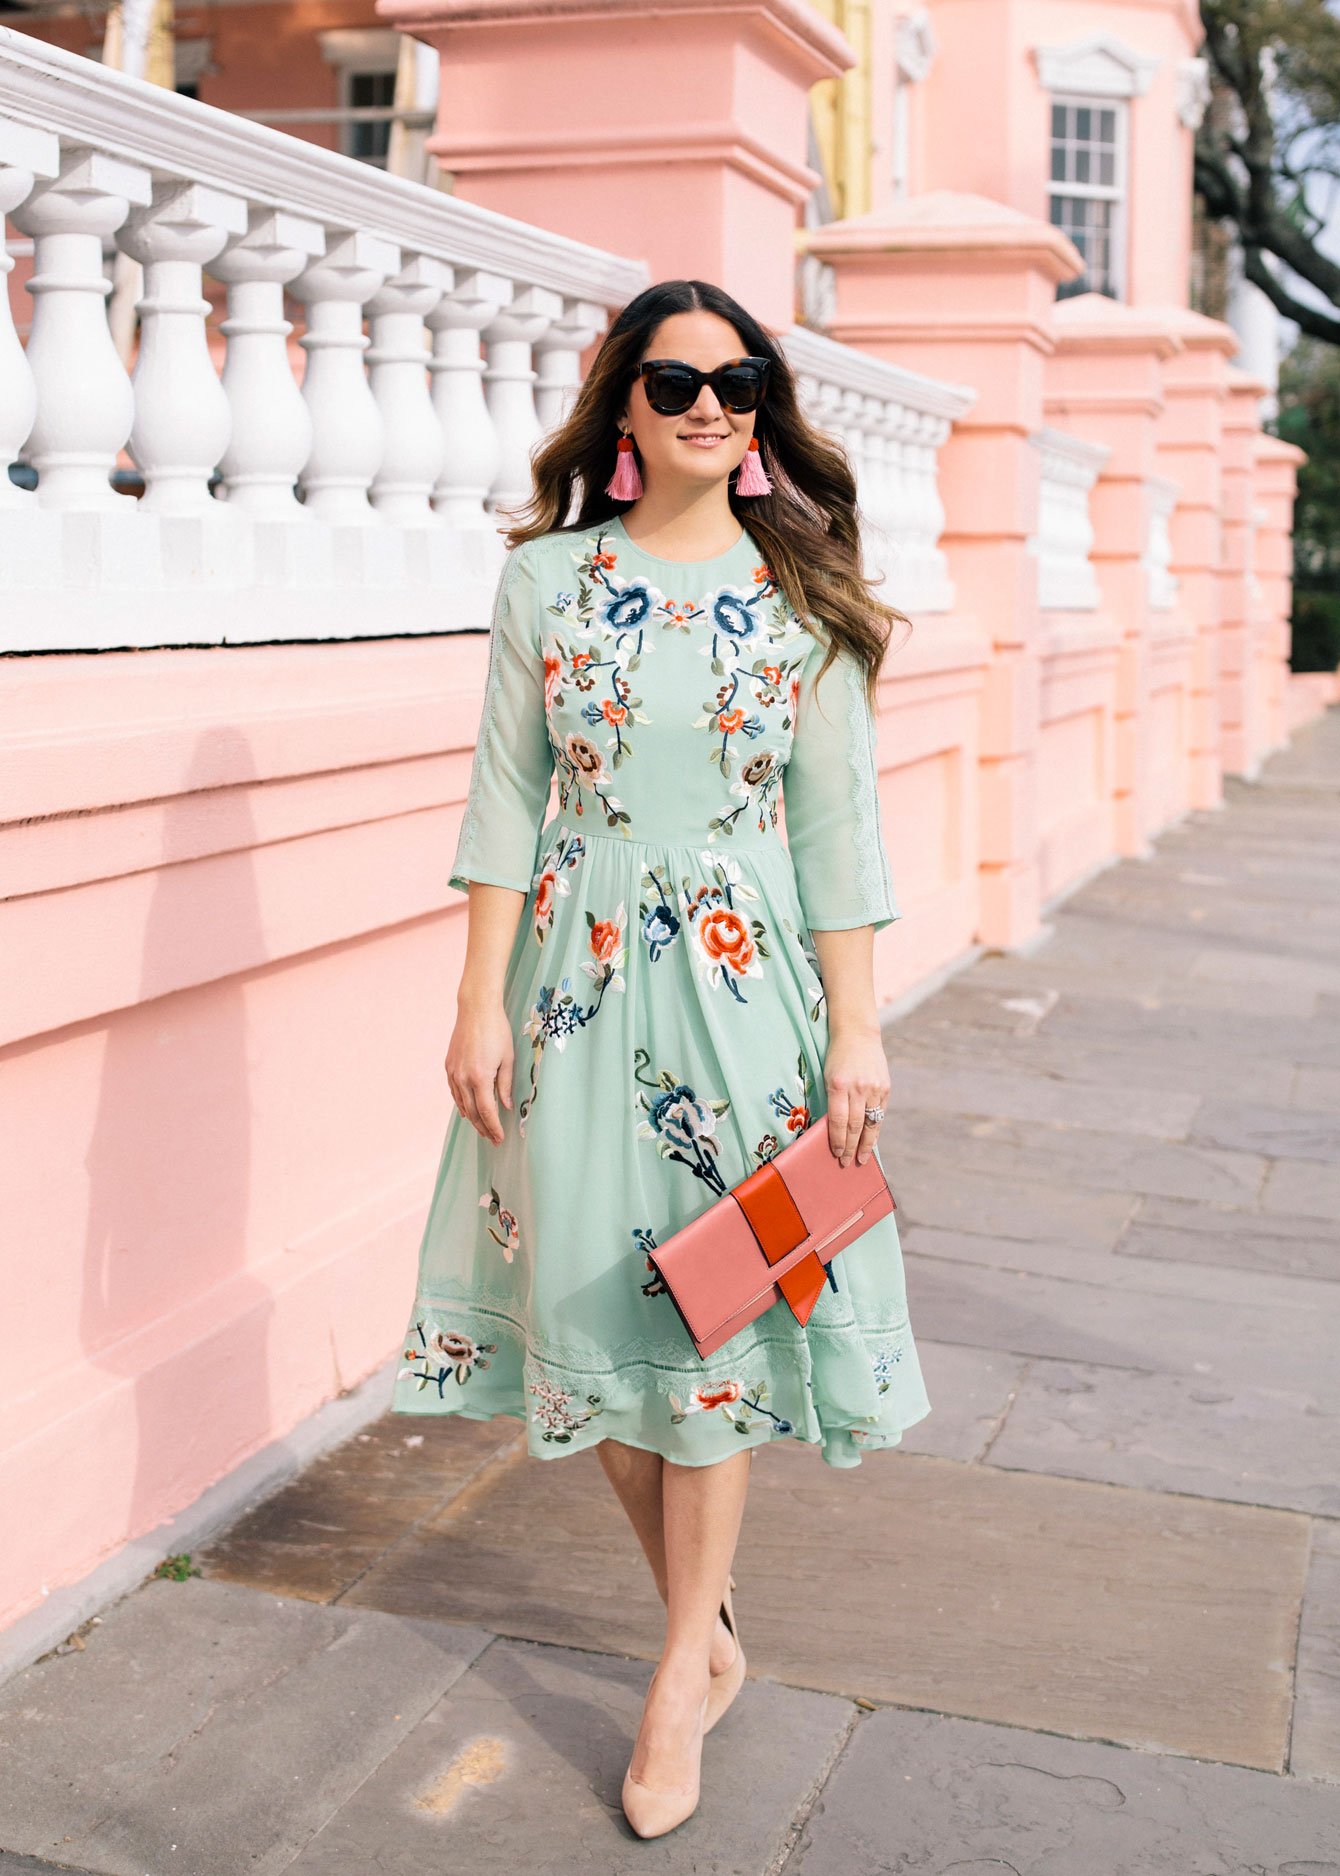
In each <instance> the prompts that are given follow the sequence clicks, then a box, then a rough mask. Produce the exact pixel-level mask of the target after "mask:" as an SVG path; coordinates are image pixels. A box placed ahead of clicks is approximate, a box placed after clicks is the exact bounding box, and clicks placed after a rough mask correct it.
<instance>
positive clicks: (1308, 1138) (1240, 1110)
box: [1192, 1101, 1340, 1166]
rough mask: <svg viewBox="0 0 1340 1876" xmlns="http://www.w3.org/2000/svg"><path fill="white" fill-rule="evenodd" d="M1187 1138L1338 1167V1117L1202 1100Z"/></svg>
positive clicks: (1249, 1103) (1337, 1115)
mask: <svg viewBox="0 0 1340 1876" xmlns="http://www.w3.org/2000/svg"><path fill="white" fill-rule="evenodd" d="M1192 1138H1193V1139H1195V1140H1198V1141H1201V1140H1203V1141H1206V1142H1207V1143H1208V1144H1209V1145H1211V1146H1226V1147H1235V1148H1238V1149H1240V1150H1241V1151H1242V1152H1245V1153H1263V1154H1265V1155H1266V1157H1267V1158H1269V1159H1292V1160H1322V1161H1324V1162H1326V1163H1327V1164H1328V1165H1332V1166H1335V1165H1340V1113H1337V1112H1334V1111H1332V1112H1329V1113H1322V1112H1315V1113H1309V1112H1308V1111H1307V1110H1306V1109H1305V1108H1286V1107H1268V1106H1265V1105H1263V1104H1261V1103H1260V1102H1252V1101H1207V1102H1205V1103H1204V1104H1203V1105H1202V1106H1201V1108H1200V1110H1199V1112H1198V1113H1197V1115H1196V1121H1195V1126H1194V1128H1193V1129H1192Z"/></svg>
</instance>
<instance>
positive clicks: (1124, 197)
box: [1047, 91, 1131, 300]
mask: <svg viewBox="0 0 1340 1876" xmlns="http://www.w3.org/2000/svg"><path fill="white" fill-rule="evenodd" d="M1054 104H1068V105H1079V106H1080V107H1081V109H1083V108H1086V107H1087V109H1089V110H1091V111H1114V112H1115V113H1116V120H1117V124H1116V128H1117V140H1116V146H1115V152H1114V155H1115V161H1114V163H1113V169H1114V171H1115V173H1116V178H1117V180H1116V182H1115V183H1113V184H1112V185H1111V186H1110V187H1109V186H1108V185H1106V184H1104V183H1100V182H1062V183H1057V182H1053V181H1052V178H1051V154H1052V142H1053V138H1052V131H1051V121H1052V119H1051V113H1052V106H1053V105H1054ZM1130 126H1131V118H1130V107H1129V105H1128V104H1127V102H1126V100H1125V99H1124V98H1118V97H1112V96H1104V94H1103V93H1102V92H1097V91H1090V92H1084V91H1053V92H1051V93H1050V94H1049V95H1048V98H1047V172H1048V173H1047V215H1048V219H1050V217H1051V199H1052V197H1053V196H1054V195H1059V196H1068V197H1070V198H1072V199H1074V198H1076V197H1078V198H1081V199H1084V200H1087V201H1090V202H1111V203H1112V204H1113V205H1114V208H1113V215H1112V276H1113V285H1114V286H1115V287H1116V290H1117V291H1116V297H1117V299H1118V300H1125V298H1126V295H1127V276H1128V272H1129V270H1128V268H1127V264H1126V261H1127V253H1126V250H1127V230H1128V227H1129V222H1130V160H1129V153H1130Z"/></svg>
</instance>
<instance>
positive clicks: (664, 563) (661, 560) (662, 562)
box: [612, 515, 752, 568]
mask: <svg viewBox="0 0 1340 1876" xmlns="http://www.w3.org/2000/svg"><path fill="white" fill-rule="evenodd" d="M612 525H613V527H614V528H616V529H617V531H618V533H619V537H620V539H621V540H622V541H623V544H624V546H625V547H626V548H628V549H629V550H630V552H632V553H634V554H641V556H642V558H643V559H644V560H650V561H652V562H653V563H654V564H655V565H656V566H658V567H688V568H692V567H715V566H718V565H720V563H721V562H722V561H725V560H733V559H734V558H735V556H736V555H737V554H738V553H739V552H740V549H741V548H742V547H744V546H745V545H746V543H749V542H751V540H752V537H751V535H750V533H749V530H748V528H746V527H744V526H743V525H742V526H741V529H740V538H739V540H738V541H735V542H733V543H732V545H731V546H729V547H728V548H727V549H726V551H725V553H724V554H712V555H709V557H708V558H707V559H706V560H667V559H666V558H665V556H664V555H663V554H653V553H651V552H650V551H649V549H647V548H645V547H642V546H640V545H639V544H638V542H637V541H635V540H634V539H633V537H632V535H631V534H630V533H629V532H628V530H627V528H626V527H625V526H624V524H623V516H622V515H616V516H615V517H614V521H613V523H612Z"/></svg>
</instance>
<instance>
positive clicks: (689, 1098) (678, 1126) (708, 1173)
mask: <svg viewBox="0 0 1340 1876" xmlns="http://www.w3.org/2000/svg"><path fill="white" fill-rule="evenodd" d="M650 1061H651V1055H650V1053H649V1052H648V1051H647V1050H646V1049H643V1048H637V1049H634V1051H633V1075H634V1078H635V1079H636V1080H638V1081H640V1082H641V1083H642V1085H643V1087H645V1088H654V1089H655V1090H656V1097H655V1099H654V1100H648V1098H647V1096H646V1095H645V1094H639V1095H638V1096H637V1097H636V1101H635V1106H636V1107H637V1108H640V1109H641V1110H642V1112H643V1113H644V1114H645V1115H646V1119H645V1120H644V1121H643V1122H642V1123H641V1125H640V1126H639V1127H638V1130H637V1136H638V1139H639V1140H654V1141H655V1142H656V1151H657V1152H658V1153H659V1154H660V1156H661V1158H662V1159H673V1160H678V1161H679V1163H680V1165H681V1166H687V1167H688V1169H689V1171H690V1172H691V1173H692V1174H693V1176H694V1178H695V1179H701V1180H703V1181H704V1182H705V1183H706V1184H707V1185H709V1186H710V1187H711V1188H712V1190H713V1191H714V1192H716V1193H718V1194H720V1195H721V1196H723V1197H724V1196H725V1192H726V1182H725V1180H724V1179H723V1178H722V1176H721V1169H720V1168H719V1167H718V1165H717V1163H716V1162H717V1155H718V1154H719V1153H720V1151H721V1142H720V1140H719V1139H718V1138H717V1121H718V1120H719V1119H720V1117H721V1116H722V1115H723V1114H727V1113H729V1112H730V1102H729V1101H701V1100H699V1098H698V1096H697V1095H696V1094H695V1093H694V1091H693V1089H692V1088H690V1087H689V1085H688V1083H687V1082H684V1081H681V1080H680V1079H679V1077H678V1076H677V1075H675V1074H673V1073H672V1072H671V1071H670V1070H669V1069H668V1068H663V1069H662V1070H661V1072H660V1074H659V1075H658V1076H657V1078H656V1080H655V1081H648V1080H647V1077H646V1076H645V1075H644V1074H643V1073H642V1070H643V1069H644V1068H646V1066H647V1065H648V1063H649V1062H650Z"/></svg>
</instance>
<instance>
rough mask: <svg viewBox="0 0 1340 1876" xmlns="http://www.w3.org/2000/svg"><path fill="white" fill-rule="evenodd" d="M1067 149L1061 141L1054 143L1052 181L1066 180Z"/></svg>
mask: <svg viewBox="0 0 1340 1876" xmlns="http://www.w3.org/2000/svg"><path fill="white" fill-rule="evenodd" d="M1066 180H1067V178H1066V173H1065V150H1064V148H1063V146H1062V145H1061V144H1059V143H1054V144H1053V145H1052V181H1053V182H1065V181H1066Z"/></svg>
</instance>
